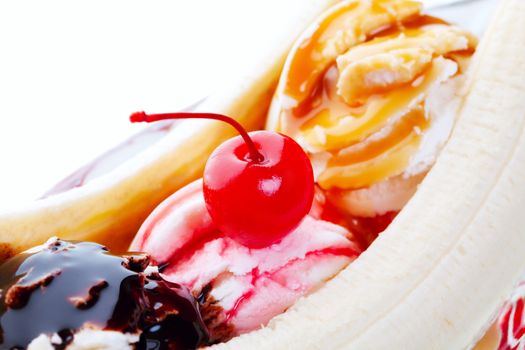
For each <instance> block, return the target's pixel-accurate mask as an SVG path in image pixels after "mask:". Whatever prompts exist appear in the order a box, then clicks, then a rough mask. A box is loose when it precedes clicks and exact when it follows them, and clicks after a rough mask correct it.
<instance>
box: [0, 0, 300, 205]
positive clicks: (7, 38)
mask: <svg viewBox="0 0 525 350" xmlns="http://www.w3.org/2000/svg"><path fill="white" fill-rule="evenodd" d="M300 1H307V0H237V1H235V0H192V1H188V0H185V1H167V0H157V1H136V0H119V1H106V0H91V1H84V2H79V1H72V0H61V1H57V0H48V1H40V0H33V1H24V0H20V1H2V2H0V210H1V209H5V208H9V207H12V206H16V205H18V204H20V203H24V202H27V201H29V200H32V199H34V198H37V197H38V196H39V195H41V194H42V193H44V192H45V191H46V189H48V188H49V187H51V186H52V185H53V184H54V183H56V182H57V181H58V180H60V179H61V178H63V177H64V176H65V175H68V174H69V173H70V172H72V171H74V170H75V169H77V168H78V167H80V166H81V165H83V164H85V163H86V162H88V161H90V160H91V159H92V158H94V157H96V156H97V155H99V154H100V153H102V152H104V151H105V150H107V149H108V148H110V147H112V146H114V145H116V144H118V143H119V142H120V141H122V140H124V139H125V138H126V137H127V136H129V135H131V134H133V133H135V132H137V131H138V130H139V129H140V128H141V126H137V125H131V124H129V123H128V121H127V117H128V115H129V113H130V112H133V111H135V110H147V111H152V112H155V111H156V112H161V111H162V112H168V111H175V110H177V109H178V108H180V107H183V106H184V105H186V104H190V103H191V102H193V101H196V100H198V99H200V98H201V97H204V96H206V95H207V94H209V93H210V92H211V91H212V90H214V89H216V88H220V84H221V82H223V81H226V80H228V77H229V76H231V74H235V72H236V71H237V70H242V69H244V68H243V67H246V66H247V62H249V61H250V60H252V59H253V58H254V57H258V56H259V55H260V54H261V52H263V51H264V50H271V47H272V45H271V44H272V41H274V40H278V38H279V33H282V32H283V29H284V28H285V27H286V17H285V16H284V15H283V14H282V13H281V11H280V8H281V7H282V6H283V4H284V3H285V2H286V3H287V4H288V3H290V2H292V3H296V4H298V3H300Z"/></svg>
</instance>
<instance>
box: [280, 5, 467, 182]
mask: <svg viewBox="0 0 525 350" xmlns="http://www.w3.org/2000/svg"><path fill="white" fill-rule="evenodd" d="M413 4H414V3H411V2H404V3H400V4H398V5H394V6H398V7H397V8H395V9H394V11H392V8H390V9H389V8H388V7H387V5H386V3H385V2H384V1H373V2H372V3H367V4H364V3H359V2H350V3H347V4H346V5H344V6H340V7H338V8H337V9H336V10H334V11H332V12H331V13H329V14H328V15H326V16H325V17H324V18H323V19H322V20H321V21H320V22H319V24H318V26H317V28H316V29H315V30H314V31H313V32H312V33H311V36H310V37H309V38H308V39H306V40H304V41H303V42H302V45H300V46H299V47H298V48H297V49H296V51H295V52H294V55H293V57H292V58H291V59H290V61H289V66H288V71H287V75H286V80H285V85H284V87H283V89H282V94H283V95H284V96H286V97H287V98H291V99H292V100H294V101H295V103H296V105H295V106H293V107H290V106H288V107H286V108H285V109H283V110H282V111H281V118H280V123H279V125H280V126H281V131H283V132H285V133H288V134H290V135H293V136H294V137H300V138H301V140H303V141H304V142H305V143H306V144H308V145H309V146H310V147H312V149H313V150H318V151H325V152H329V153H330V154H331V158H330V159H329V161H328V163H327V165H326V169H325V170H324V171H323V172H322V173H321V174H320V176H319V177H318V183H319V185H320V186H321V187H322V188H324V189H330V188H340V189H357V188H361V187H367V186H370V185H372V184H374V183H377V182H380V181H382V180H384V179H387V178H389V177H391V176H396V175H399V174H401V173H403V172H404V171H405V170H406V168H407V167H408V165H409V163H410V159H411V157H412V156H413V155H414V154H415V153H417V151H418V149H419V147H420V142H421V139H422V134H423V133H424V132H425V131H426V130H427V129H428V128H429V127H430V122H431V121H430V116H429V115H427V114H426V111H425V109H424V105H425V98H426V95H427V91H429V89H430V87H431V86H433V85H435V84H436V83H439V81H440V80H441V79H443V74H444V73H445V71H444V69H446V68H445V67H446V66H437V67H436V65H435V64H434V61H431V62H430V63H429V64H428V65H427V66H426V67H425V66H423V67H422V69H423V70H422V72H417V71H416V72H417V74H418V75H416V78H414V79H413V80H411V81H410V82H408V83H399V84H398V85H395V84H392V85H389V86H388V87H383V86H380V85H378V86H374V87H371V88H370V90H366V91H365V95H364V97H363V101H356V103H354V102H352V101H348V102H345V101H343V98H342V97H341V96H340V95H339V94H338V91H337V82H338V79H339V71H338V67H337V65H336V59H337V57H339V55H342V54H344V53H346V52H347V50H349V49H351V48H353V47H355V46H357V45H358V46H359V47H360V49H361V50H364V51H359V53H357V52H356V53H355V54H357V55H364V57H368V56H367V54H378V53H382V51H380V50H381V46H379V47H378V46H375V45H383V44H386V45H387V46H386V47H388V49H392V50H394V49H402V48H405V47H404V46H403V43H402V42H400V43H399V44H397V43H393V44H390V45H389V44H388V41H389V40H393V39H396V38H398V37H400V35H401V34H403V35H404V37H407V38H411V37H414V38H415V37H418V36H420V35H422V34H424V33H425V31H424V29H422V28H423V27H425V26H429V25H448V23H447V22H446V21H443V20H441V19H439V18H435V17H432V16H426V15H420V14H419V9H417V10H416V11H413V12H411V10H410V9H408V10H407V9H404V8H403V7H402V6H412V5H413ZM390 6H392V2H390ZM344 35H346V37H344ZM469 41H470V40H469ZM334 43H335V44H334ZM336 44H339V45H336ZM384 50H386V48H384ZM473 51H474V49H472V50H471V49H468V50H463V51H455V52H450V53H447V54H445V55H443V56H444V58H446V59H451V60H453V61H455V62H457V64H458V73H461V72H463V71H464V69H465V67H466V64H467V63H468V60H469V58H470V56H471V55H472V53H473ZM357 57H360V56H357ZM434 58H435V56H434ZM349 59H350V58H349ZM340 63H341V62H340ZM445 74H446V73H445ZM456 74H457V73H456ZM445 78H446V77H445ZM356 96H360V95H356ZM359 99H360V98H359ZM313 152H315V151H313Z"/></svg>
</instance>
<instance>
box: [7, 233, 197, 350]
mask: <svg viewBox="0 0 525 350" xmlns="http://www.w3.org/2000/svg"><path fill="white" fill-rule="evenodd" d="M149 260H150V259H149V256H147V255H145V254H139V253H130V254H126V255H113V254H110V253H109V252H108V251H107V249H106V248H104V247H103V246H101V245H99V244H96V243H87V242H68V241H63V240H60V239H57V238H53V239H51V240H49V241H48V242H47V243H46V244H44V245H42V246H39V247H36V248H33V249H31V250H28V251H26V252H24V253H22V254H19V255H17V256H15V257H14V258H12V259H10V260H8V261H7V262H6V263H4V264H3V265H2V266H0V289H1V291H2V293H1V299H0V347H2V348H13V347H16V348H25V347H27V346H28V344H29V343H30V342H31V341H32V340H33V339H35V338H37V337H39V336H40V335H42V334H44V335H48V336H51V335H55V336H54V337H53V338H51V339H54V340H53V341H54V342H55V344H60V346H61V348H65V346H66V345H67V344H69V343H71V342H73V340H74V338H75V334H76V333H77V331H79V330H80V329H86V328H87V329H100V330H113V331H118V332H122V333H129V334H137V335H138V336H139V338H138V339H139V340H138V344H139V345H140V346H143V347H144V348H147V347H148V344H157V348H163V346H166V345H167V344H170V346H171V347H170V349H172V348H175V349H179V348H181V349H187V348H196V347H197V346H198V345H199V344H202V343H203V342H204V341H205V340H206V338H207V331H206V330H205V326H204V325H203V322H202V320H201V317H200V313H199V311H198V307H197V303H196V301H195V299H194V298H193V297H192V295H191V294H190V293H189V291H188V290H187V289H186V288H184V287H182V286H180V285H177V284H175V283H171V282H168V281H165V280H163V279H162V278H161V277H160V275H159V274H158V272H157V269H156V268H154V267H150V266H149Z"/></svg>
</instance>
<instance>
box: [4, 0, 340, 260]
mask: <svg viewBox="0 0 525 350" xmlns="http://www.w3.org/2000/svg"><path fill="white" fill-rule="evenodd" d="M336 2H337V1H335V0H313V1H308V2H302V1H289V2H288V3H287V4H283V6H282V8H281V9H282V10H283V11H287V12H289V14H290V19H289V28H290V31H289V33H287V35H284V36H283V40H282V41H281V42H276V43H275V46H274V49H273V50H272V51H271V52H269V53H268V56H267V57H261V60H260V62H254V63H255V64H254V67H253V70H252V71H250V72H249V74H248V75H245V76H240V77H238V79H237V80H234V81H232V82H231V83H230V84H229V85H226V86H223V87H222V90H221V92H220V93H217V94H216V95H213V96H211V97H210V98H208V99H206V101H205V102H204V103H202V104H201V105H200V106H199V110H202V111H213V112H216V113H223V114H226V115H231V116H234V117H235V118H236V119H237V120H238V121H239V122H241V123H242V124H243V126H244V127H246V128H247V129H249V130H253V129H261V128H262V127H263V126H264V123H265V118H266V113H267V110H268V106H269V104H270V101H271V98H272V95H273V91H274V89H275V86H276V84H277V81H278V79H279V74H280V72H281V68H282V65H283V64H284V60H285V59H286V55H287V53H288V51H289V49H290V47H291V46H292V44H293V41H294V40H295V38H296V37H297V36H298V35H299V34H300V33H301V31H302V30H303V29H304V28H305V27H306V26H308V25H309V24H310V23H311V22H312V21H313V20H314V19H315V18H316V17H317V16H318V15H319V14H320V13H321V12H322V11H323V10H325V9H326V8H328V7H329V6H330V5H332V4H334V3H336ZM223 124H224V123H220V122H209V121H196V120H185V121H182V122H181V123H180V125H178V126H177V127H176V128H172V130H171V131H170V132H169V134H168V135H166V136H165V137H164V138H163V139H162V140H161V141H160V142H158V143H156V144H155V145H153V146H151V147H149V148H148V149H147V150H146V151H144V152H142V153H140V154H138V155H137V156H135V157H134V158H133V159H131V160H130V161H127V162H126V163H124V164H123V165H122V166H120V167H118V168H117V169H115V170H114V171H112V172H110V173H109V174H107V175H105V176H102V177H101V178H98V179H96V180H93V181H92V182H89V183H87V184H85V185H84V186H82V187H79V188H75V189H72V190H70V191H67V192H64V193H60V194H57V195H54V196H52V197H49V198H45V199H42V200H39V201H36V202H34V203H31V204H29V205H27V206H24V207H22V208H19V209H14V210H11V211H9V212H4V213H0V261H2V260H4V259H6V258H7V257H9V256H11V255H13V254H16V253H18V252H21V251H23V250H25V249H28V248H30V247H33V246H35V245H38V244H42V243H43V242H45V241H46V240H47V239H48V238H49V237H52V236H59V237H61V238H64V239H74V240H88V241H96V242H99V243H102V244H106V245H107V246H108V247H110V248H111V249H113V250H116V251H119V250H120V251H122V250H126V249H127V248H128V247H129V243H130V242H131V240H132V238H133V236H134V235H135V234H136V233H137V231H138V228H139V227H140V225H141V224H142V222H143V221H144V220H145V219H146V217H147V216H148V215H149V214H150V213H151V211H152V210H153V209H154V208H155V207H156V206H157V205H158V204H159V203H160V202H161V201H162V200H163V199H165V198H166V197H168V196H169V195H170V194H172V193H173V192H175V191H176V190H177V189H179V188H180V187H182V186H184V185H186V184H188V183H189V182H191V181H193V180H195V179H196V178H198V177H200V176H201V175H202V170H203V169H204V164H205V163H206V160H207V159H208V155H209V154H210V153H211V152H212V151H213V150H214V149H215V148H216V147H217V146H218V145H219V144H221V143H222V142H223V141H225V140H226V139H228V138H230V137H232V136H234V135H235V134H234V132H233V129H231V127H229V126H227V125H223Z"/></svg>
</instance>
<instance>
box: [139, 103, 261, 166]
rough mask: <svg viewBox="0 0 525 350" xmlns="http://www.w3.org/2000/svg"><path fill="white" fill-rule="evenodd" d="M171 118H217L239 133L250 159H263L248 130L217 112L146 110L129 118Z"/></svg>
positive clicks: (151, 119)
mask: <svg viewBox="0 0 525 350" xmlns="http://www.w3.org/2000/svg"><path fill="white" fill-rule="evenodd" d="M171 119H212V120H219V121H222V122H225V123H228V124H230V125H231V126H233V127H234V128H235V129H236V130H237V132H238V133H239V134H240V135H241V137H242V138H243V140H244V142H245V143H246V146H248V151H249V152H250V158H249V159H250V160H251V161H254V162H262V161H263V160H264V157H263V155H262V154H261V153H260V152H259V151H258V150H257V147H256V146H255V143H254V142H253V140H252V139H251V137H250V135H248V132H247V131H246V130H245V129H244V128H243V127H242V125H241V124H240V123H239V122H238V121H236V120H235V119H233V118H230V117H228V116H225V115H223V114H218V113H190V112H178V113H159V114H147V113H146V112H143V111H142V112H135V113H133V114H132V115H131V116H130V117H129V120H130V121H131V122H132V123H140V122H146V123H151V122H157V121H160V120H171Z"/></svg>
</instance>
